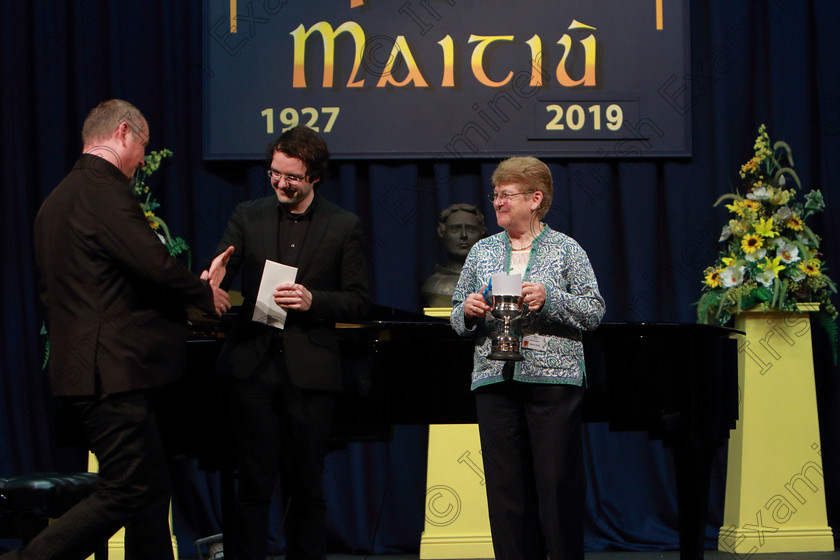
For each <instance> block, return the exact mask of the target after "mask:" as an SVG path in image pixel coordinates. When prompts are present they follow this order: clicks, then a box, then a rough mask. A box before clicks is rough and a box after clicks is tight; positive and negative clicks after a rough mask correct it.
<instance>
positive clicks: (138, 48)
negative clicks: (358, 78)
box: [0, 0, 840, 554]
mask: <svg viewBox="0 0 840 560" xmlns="http://www.w3.org/2000/svg"><path fill="white" fill-rule="evenodd" d="M301 1H302V0H301ZM336 1H338V0H336ZM651 3H653V2H651ZM367 4H368V5H369V6H370V9H383V8H381V7H380V6H381V5H380V3H379V2H377V1H375V0H373V1H370V2H368V3H367ZM441 4H444V3H441ZM294 5H295V2H289V4H288V7H289V8H292V7H293V6H294ZM325 9H327V8H325ZM202 22H203V19H202V6H201V3H198V2H183V3H180V2H179V3H175V2H163V1H151V2H146V1H144V2H139V1H117V0H113V1H107V0H103V1H77V2H64V1H54V2H51V1H46V0H35V1H32V2H4V3H2V4H0V80H1V81H0V118H2V127H0V128H1V129H2V151H0V158H2V159H0V172H2V192H3V198H2V201H3V202H2V205H0V212H2V227H3V235H2V238H1V240H0V243H2V257H3V273H2V275H0V294H2V295H3V303H2V322H0V341H2V342H0V344H2V346H0V368H2V369H1V370H0V387H2V396H0V475H6V474H11V473H20V472H27V471H32V470H36V469H39V470H43V469H53V468H62V469H63V468H80V466H81V465H82V464H81V463H79V461H80V458H79V457H78V456H77V455H74V454H72V453H68V452H67V451H66V450H60V449H56V448H55V447H54V445H53V441H52V429H51V419H50V404H49V403H50V400H49V398H48V394H47V384H46V383H45V378H44V376H43V374H41V372H40V367H41V360H42V344H43V340H42V338H41V337H40V336H39V334H38V333H39V330H40V327H41V315H40V311H39V309H38V306H37V297H36V277H35V272H34V262H33V252H32V233H31V229H32V222H33V218H34V216H35V213H36V212H37V209H38V207H39V205H40V203H41V201H42V200H43V199H44V198H45V197H46V195H47V194H48V193H49V192H50V190H51V189H52V188H53V187H54V186H55V185H56V184H57V183H58V182H59V181H60V180H61V178H62V177H63V176H64V175H65V174H66V172H67V171H68V170H69V169H70V167H71V165H72V164H73V162H74V161H75V159H76V158H77V156H78V154H79V152H80V148H81V142H80V138H79V136H80V129H81V124H82V121H83V120H84V118H85V116H86V114H87V112H88V111H89V110H90V109H91V108H92V107H93V106H94V105H95V104H96V103H97V102H99V101H100V100H102V99H105V98H109V97H121V98H125V99H128V100H130V101H132V102H133V103H135V104H136V105H137V106H138V107H140V108H141V110H142V111H144V113H145V114H146V115H147V117H148V119H149V123H150V126H151V143H150V149H160V148H164V147H166V148H170V149H172V150H173V151H174V153H175V156H174V158H172V159H171V160H168V161H167V162H166V163H165V164H164V167H163V169H162V170H161V171H160V172H158V173H157V174H156V175H155V176H153V178H152V188H153V189H154V192H155V194H156V196H157V197H158V199H159V201H160V202H161V204H162V208H161V211H162V212H161V213H162V217H163V218H165V219H166V220H167V222H168V224H169V226H170V228H171V229H172V230H173V232H174V233H175V234H178V235H182V236H184V237H186V238H187V239H188V240H189V242H190V243H191V245H192V247H193V250H194V253H195V257H196V261H198V262H201V261H203V260H206V259H207V258H209V256H210V255H211V252H212V251H213V249H214V248H215V246H216V244H217V242H218V240H219V238H220V236H221V233H222V230H223V228H224V226H225V224H226V222H227V220H228V218H229V216H230V214H231V211H232V209H233V206H234V205H235V204H236V203H237V202H239V201H241V200H245V199H249V198H253V197H257V196H265V195H267V194H269V193H270V189H269V185H268V182H267V179H266V177H265V174H264V170H263V168H262V166H261V165H260V164H259V163H257V162H253V163H252V162H246V161H239V162H222V161H212V162H207V161H204V160H203V159H202V141H203V133H204V130H205V125H206V123H205V122H204V121H203V112H202V99H203V91H202V83H203V80H204V73H205V72H206V71H207V68H206V67H205V66H204V65H203V58H202V46H203V43H204V42H205V41H206V40H207V38H208V33H209V30H208V29H207V28H206V27H205V26H204V24H203V23H202ZM838 28H840V5H838V4H837V3H836V2H835V1H834V0H811V1H801V0H771V1H759V0H755V1H746V0H745V1H737V2H733V1H731V0H710V1H704V2H694V3H692V6H691V44H692V51H691V65H690V73H689V76H688V77H687V78H688V81H689V82H690V86H691V92H692V98H691V102H690V110H691V113H692V134H693V137H692V144H693V150H694V155H693V157H692V158H690V159H677V160H675V159H643V158H640V157H637V156H640V155H641V154H639V153H634V152H629V153H626V154H624V155H626V156H627V157H625V158H624V159H620V160H573V161H570V160H568V159H553V158H546V160H547V161H548V163H549V165H550V167H551V170H552V173H553V175H554V180H555V201H554V206H553V208H552V210H551V212H550V214H549V215H548V218H547V221H548V223H549V224H550V225H551V226H552V227H555V228H557V229H559V230H561V231H564V232H566V233H568V234H570V235H572V236H573V237H575V238H576V239H577V240H578V241H579V242H580V243H581V245H582V246H583V247H584V248H585V249H586V250H587V251H588V253H589V256H590V258H591V260H592V263H593V266H594V268H595V271H596V274H597V276H598V279H599V282H600V287H601V291H602V293H603V295H604V297H605V299H606V301H607V316H606V319H608V320H612V321H619V320H620V321H682V322H693V321H694V307H693V302H695V301H696V300H697V298H698V297H699V295H700V289H701V281H702V270H703V269H704V268H705V267H706V266H708V265H709V264H711V263H712V261H713V258H714V256H715V254H716V251H717V249H718V246H719V245H718V242H717V240H718V236H719V232H720V228H721V226H722V225H723V224H724V223H725V221H726V219H727V216H726V211H725V210H724V209H723V208H712V203H713V202H714V201H715V200H716V199H717V198H718V197H719V196H720V195H721V194H723V193H726V192H729V191H730V189H731V188H732V186H733V184H734V183H735V181H736V180H737V173H738V170H739V168H740V166H741V164H742V163H744V162H745V161H747V160H748V159H749V158H750V157H751V156H752V152H753V149H752V146H753V141H754V138H755V134H756V129H757V128H758V126H759V124H761V123H766V124H767V126H768V130H769V132H770V134H771V137H772V138H773V139H782V140H785V141H787V142H789V143H790V145H791V146H792V147H793V150H794V155H795V157H796V169H797V171H798V173H799V176H800V177H801V178H802V180H803V184H804V185H805V187H806V189H808V188H820V189H822V192H823V194H824V196H825V200H826V204H827V211H826V212H825V213H824V214H822V215H820V216H817V217H816V218H815V219H814V220H813V222H812V226H813V227H814V229H815V230H817V231H818V232H819V233H820V234H821V235H822V236H823V240H824V242H823V247H824V251H825V255H824V257H825V259H826V260H827V262H828V263H829V265H834V266H835V267H836V266H840V265H837V264H836V263H838V262H840V251H839V250H838V235H837V233H838V231H839V230H840V223H838V220H840V197H838V193H840V190H839V189H838V179H837V168H835V167H834V164H835V163H836V162H837V156H838V154H840V74H838V72H837V68H838V67H840V45H838V42H837V41H836V33H837V29H838ZM274 64H275V61H274V60H272V59H270V58H269V59H266V60H262V61H260V63H259V65H258V66H259V69H260V72H265V73H271V71H272V68H273V65H274ZM409 133H410V131H407V132H406V134H409ZM358 134H359V136H360V137H361V136H364V135H375V134H377V130H375V129H366V128H361V129H360V130H359V131H358ZM496 163H497V160H496V159H460V160H449V161H446V162H442V161H439V160H438V161H436V160H428V159H424V160H387V161H376V160H365V161H353V162H347V161H343V162H342V161H336V162H334V163H333V165H332V168H331V172H332V173H331V178H330V179H329V180H328V181H327V182H326V183H325V184H324V185H323V187H322V192H323V193H324V194H325V195H326V196H327V197H328V198H330V199H331V200H333V201H334V202H337V203H339V204H341V205H342V206H345V207H346V208H348V209H350V210H353V211H354V212H356V213H358V214H359V215H360V216H361V218H362V220H363V223H364V225H365V228H366V234H367V250H368V256H369V259H370V267H371V279H372V288H373V290H374V296H375V301H376V303H379V304H382V305H387V306H392V307H398V308H401V309H407V310H419V309H420V308H421V307H422V302H421V300H420V295H419V294H420V286H421V285H422V282H423V281H424V280H425V278H426V277H428V276H429V275H430V274H431V272H432V270H433V266H434V263H435V262H436V261H439V260H441V259H442V258H443V255H442V250H441V248H440V246H439V244H438V241H437V238H436V236H435V234H434V231H435V217H436V216H437V214H438V213H439V212H440V211H441V210H442V209H443V208H445V207H447V206H448V205H449V204H451V203H453V202H468V203H474V204H478V205H479V206H482V205H483V208H484V211H485V213H486V214H487V215H488V225H489V226H490V229H491V231H497V228H496V226H495V220H494V218H493V214H492V209H491V208H490V206H489V203H488V202H486V199H485V198H484V194H485V193H486V192H487V191H488V190H489V186H490V184H489V176H490V174H491V172H492V170H493V169H494V167H495V165H496ZM832 272H833V269H829V273H830V274H831V273H832ZM837 278H838V276H837V274H835V279H837ZM813 338H814V343H815V348H816V356H815V362H816V377H817V379H816V381H817V388H818V399H819V405H820V418H821V429H822V442H823V449H822V458H823V465H824V469H825V486H826V492H827V501H828V510H829V516H830V523H831V524H832V525H834V526H836V525H837V521H838V515H840V514H839V513H838V512H840V452H839V451H838V449H837V447H836V445H834V442H835V441H836V438H837V433H838V424H840V412H838V407H837V406H834V403H836V402H837V399H838V396H840V395H839V394H838V393H840V384H838V381H840V380H838V371H837V368H836V367H833V366H831V364H830V362H829V357H830V353H829V352H828V349H827V348H826V344H825V340H824V337H823V335H822V333H821V332H819V331H815V332H814V337H813ZM679 373H680V371H679V368H677V369H675V372H674V374H675V375H679ZM586 436H587V439H586V453H587V455H586V459H587V472H588V492H589V494H588V496H589V498H588V500H589V501H588V504H589V507H588V511H587V528H588V541H587V544H588V547H589V548H590V549H593V550H595V549H603V548H605V547H610V546H616V547H621V548H630V549H639V548H658V549H667V548H675V547H676V546H677V532H676V523H675V522H676V516H675V508H676V505H675V496H674V480H673V469H672V466H671V463H670V458H669V457H668V455H667V453H666V452H665V451H663V449H662V448H661V446H660V445H659V444H658V443H656V442H650V441H648V440H647V436H646V435H645V434H641V433H639V434H613V433H608V432H607V430H606V428H605V427H604V426H602V425H588V426H587V427H586ZM425 439H426V435H425V431H424V430H423V428H403V429H400V430H399V431H398V432H397V434H396V437H395V440H394V442H393V443H390V444H384V443H379V444H354V445H352V446H350V447H349V448H348V449H346V450H344V451H339V452H336V453H335V454H333V455H331V457H330V460H329V461H330V463H329V468H328V473H327V480H326V486H327V490H328V503H329V508H330V510H329V515H330V535H331V537H330V538H331V542H330V548H331V550H333V551H357V552H374V553H381V552H386V551H402V550H417V547H418V545H419V538H420V531H422V528H423V494H424V485H425V476H424V462H425V453H426V451H425ZM723 464H724V463H723V461H722V460H721V461H720V462H719V463H718V466H717V467H716V470H715V475H714V480H713V494H714V495H713V498H712V500H711V503H710V508H709V519H708V520H709V525H708V532H707V535H708V537H709V541H708V543H709V545H710V546H713V545H714V542H715V538H716V535H717V528H718V527H719V526H720V523H721V515H722V513H721V512H722V501H723V497H722V488H723V486H722V480H723V476H724V469H723ZM173 468H174V470H175V473H176V483H177V494H176V497H175V511H176V532H177V535H178V536H179V539H180V542H181V550H182V552H183V553H184V554H187V553H189V552H190V551H191V546H190V543H191V542H192V540H194V539H195V538H198V537H203V536H207V535H210V534H213V533H216V532H218V530H219V529H218V507H217V505H218V499H217V494H216V493H215V488H216V485H217V481H216V479H215V477H214V476H213V475H204V474H202V473H197V472H195V466H194V465H193V464H192V463H190V462H188V461H180V462H177V463H176V464H175V465H174V466H173Z"/></svg>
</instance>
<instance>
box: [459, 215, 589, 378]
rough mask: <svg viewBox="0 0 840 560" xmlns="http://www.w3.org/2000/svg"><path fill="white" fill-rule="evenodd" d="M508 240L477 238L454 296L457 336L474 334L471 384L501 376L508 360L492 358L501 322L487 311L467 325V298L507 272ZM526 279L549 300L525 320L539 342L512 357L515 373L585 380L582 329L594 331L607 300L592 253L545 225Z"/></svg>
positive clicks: (504, 237) (502, 235) (525, 326)
mask: <svg viewBox="0 0 840 560" xmlns="http://www.w3.org/2000/svg"><path fill="white" fill-rule="evenodd" d="M510 258H511V252H510V243H509V242H508V238H507V234H506V233H505V232H501V233H498V234H496V235H493V236H491V237H487V238H485V239H482V240H480V241H478V242H477V243H476V244H475V245H473V248H472V249H471V250H470V253H469V255H468V256H467V260H466V262H465V263H464V268H463V269H462V271H461V277H460V279H459V280H458V284H457V286H456V287H455V293H454V294H453V296H452V305H453V307H452V314H451V316H450V321H451V323H452V328H454V329H455V331H456V332H457V333H458V334H459V335H462V336H463V335H468V334H474V335H475V336H476V344H475V354H474V367H473V372H472V389H475V388H476V387H480V386H482V385H487V384H490V383H497V382H499V381H502V367H503V366H504V364H505V362H502V361H496V360H488V359H487V355H488V354H489V353H490V345H491V336H492V335H493V334H496V333H498V332H500V331H501V325H502V322H501V321H500V320H498V319H496V318H494V317H492V316H491V315H489V314H488V316H487V318H486V319H482V320H480V321H478V322H477V323H473V324H472V328H468V326H467V324H466V323H465V321H464V301H465V300H466V299H467V295H468V294H471V293H480V292H481V291H482V290H483V289H484V287H485V286H486V285H487V284H488V282H489V281H490V279H491V278H492V276H493V275H494V274H499V273H509V269H510ZM523 282H539V283H541V284H543V285H545V292H546V302H545V305H544V306H543V307H542V309H540V310H539V311H536V312H534V313H529V314H527V315H526V316H525V318H524V319H523V321H522V334H523V336H525V337H529V336H530V337H534V336H536V337H537V338H538V339H539V341H538V343H537V344H533V345H530V347H528V348H522V350H521V352H522V355H523V357H524V360H523V361H520V362H514V363H515V368H514V373H513V378H514V379H515V380H518V381H525V382H531V383H566V384H570V385H582V384H583V379H584V373H585V372H584V362H583V344H582V342H581V332H582V331H583V330H593V329H595V328H596V327H597V326H598V325H599V324H600V323H601V318H602V317H603V316H604V310H605V306H604V299H603V298H602V297H601V294H600V293H599V292H598V281H597V280H596V279H595V273H594V271H593V270H592V265H591V264H590V262H589V257H588V256H587V255H586V252H585V251H584V250H583V249H582V248H581V246H580V245H578V243H577V242H576V241H575V240H574V239H572V238H571V237H569V236H567V235H565V234H563V233H560V232H558V231H554V230H552V229H551V228H549V227H548V226H546V227H545V228H544V229H543V231H542V232H541V233H540V235H539V236H538V237H537V238H536V239H534V242H533V244H532V248H531V256H530V260H529V263H528V266H527V268H526V270H525V274H524V276H523Z"/></svg>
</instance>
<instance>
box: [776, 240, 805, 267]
mask: <svg viewBox="0 0 840 560" xmlns="http://www.w3.org/2000/svg"><path fill="white" fill-rule="evenodd" d="M776 256H777V257H782V262H783V263H785V264H790V263H792V262H796V261H798V260H800V257H799V248H798V247H797V246H796V245H794V244H793V243H785V244H783V245H780V246H779V247H778V248H777V249H776Z"/></svg>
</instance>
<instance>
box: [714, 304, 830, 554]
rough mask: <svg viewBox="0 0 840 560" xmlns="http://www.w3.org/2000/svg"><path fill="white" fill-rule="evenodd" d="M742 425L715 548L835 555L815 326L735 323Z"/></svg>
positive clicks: (785, 320) (781, 318) (767, 317)
mask: <svg viewBox="0 0 840 560" xmlns="http://www.w3.org/2000/svg"><path fill="white" fill-rule="evenodd" d="M735 328H737V329H739V330H742V331H744V332H746V333H747V334H746V337H745V338H744V339H743V341H742V342H741V343H740V346H739V352H738V360H739V364H738V375H739V386H740V392H741V395H740V397H741V398H740V418H739V420H738V422H737V424H736V428H735V430H733V431H732V434H731V437H730V440H729V463H728V465H727V477H726V503H725V506H724V514H723V527H721V529H720V536H719V538H718V549H719V550H724V551H728V552H731V553H733V554H737V555H739V556H740V555H745V556H744V557H746V556H748V555H751V554H755V553H765V552H819V551H832V550H834V538H833V536H832V531H831V527H829V526H828V521H827V518H826V510H825V484H824V478H823V467H822V458H821V456H820V450H821V447H820V433H819V421H818V419H817V401H816V390H815V386H814V366H813V357H812V349H811V323H810V319H809V317H808V315H807V314H804V313H779V312H768V313H764V312H755V313H752V312H751V313H741V314H739V315H738V316H737V318H736V322H735Z"/></svg>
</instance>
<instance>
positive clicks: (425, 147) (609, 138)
mask: <svg viewBox="0 0 840 560" xmlns="http://www.w3.org/2000/svg"><path fill="white" fill-rule="evenodd" d="M237 4H238V6H237V8H238V12H237V13H238V15H239V16H240V19H241V23H240V25H239V26H238V27H237V32H236V33H235V34H231V33H229V32H228V30H229V25H230V24H229V19H230V9H229V7H230V2H228V1H227V0H213V1H208V2H206V4H205V6H206V11H205V24H204V26H205V29H207V30H209V32H208V33H207V34H206V35H205V41H204V53H205V56H204V60H203V61H204V68H203V72H204V74H203V79H204V88H205V89H204V96H205V97H204V101H205V106H204V109H205V130H204V142H205V144H204V147H205V155H206V156H207V157H209V158H213V159H253V158H254V157H255V156H258V155H259V154H260V153H261V152H262V148H263V146H264V145H265V144H267V143H268V141H269V139H270V137H269V135H267V134H266V117H263V116H261V112H262V111H263V110H264V109H267V108H272V109H274V124H275V130H276V131H277V132H278V133H279V132H280V127H281V126H282V124H281V122H280V121H279V120H278V116H279V114H280V111H281V110H282V109H283V108H294V109H296V110H297V111H298V112H300V110H301V109H302V108H304V107H310V108H314V109H316V110H319V111H320V108H322V107H338V108H340V113H339V115H338V117H337V118H336V120H335V123H334V126H333V127H332V129H331V130H330V131H329V132H327V133H325V138H326V139H327V142H329V145H330V147H331V150H332V151H333V152H334V153H335V154H338V155H340V156H341V157H345V158H366V157H367V158H383V157H384V158H399V157H419V158H422V157H426V158H429V157H441V158H450V159H451V158H457V157H471V156H496V157H500V156H510V155H517V154H532V155H547V156H549V157H557V156H558V155H561V154H562V155H565V156H580V155H581V154H585V155H588V156H590V157H594V156H598V155H599V154H605V155H606V156H607V157H610V156H612V155H614V152H615V151H616V150H634V151H635V152H637V153H638V154H640V155H643V156H648V157H650V156H655V155H659V156H661V155H664V154H667V155H689V154H690V152H691V150H690V148H691V142H690V113H689V112H688V111H686V110H685V107H686V106H687V105H688V104H689V100H688V97H689V96H690V87H688V88H685V87H682V86H684V85H685V82H684V81H683V77H684V76H685V75H686V74H688V73H689V72H688V50H689V49H688V2H687V1H686V0H681V1H679V2H674V1H669V2H666V3H665V4H664V8H663V22H664V23H663V28H662V29H661V30H657V29H656V0H632V1H628V0H625V1H623V2H610V3H606V4H605V3H603V2H590V1H586V0H565V1H563V2H556V1H551V0H529V1H528V2H525V3H523V2H521V1H520V2H511V1H509V0H480V1H477V0H465V1H460V2H432V3H423V4H421V3H420V2H418V1H414V2H401V3H399V4H393V3H385V2H367V3H366V5H365V6H363V7H360V8H352V9H351V8H350V2H349V0H348V1H347V2H343V1H340V0H337V1H335V0H334V1H333V2H331V3H330V4H329V7H326V6H325V5H324V3H316V2H312V3H309V4H306V3H304V2H288V3H285V2H248V3H246V2H242V1H240V2H238V3H237ZM426 5H428V6H429V7H430V8H429V9H426V7H425V6H426ZM605 5H606V6H609V9H604V6H605ZM412 16H413V17H412ZM573 20H575V21H578V22H579V23H581V24H585V25H588V26H590V27H594V28H595V29H594V30H592V29H571V30H570V29H569V27H570V25H571V24H572V21H573ZM319 22H326V23H328V24H329V25H330V26H331V27H332V28H333V29H337V28H338V27H339V26H340V25H342V24H343V23H345V22H354V23H356V24H358V29H360V30H361V31H362V33H363V34H364V36H365V50H364V54H363V56H362V59H361V63H360V66H359V69H358V73H357V74H356V75H355V78H354V81H355V82H363V83H364V85H363V86H362V87H347V83H348V82H349V81H350V78H351V76H352V69H353V55H354V53H355V51H354V46H355V42H354V40H353V39H351V36H350V34H349V33H346V32H345V33H342V34H341V35H338V36H337V37H336V39H335V41H334V42H333V45H334V48H333V51H334V63H335V69H334V71H333V72H332V75H333V84H332V86H331V87H324V86H323V85H322V84H323V80H324V71H323V68H324V46H323V42H322V35H321V34H320V33H317V32H313V33H312V35H310V36H309V38H308V40H307V41H306V49H305V65H304V66H305V72H304V75H305V79H306V87H305V88H300V87H298V88H294V87H292V84H293V80H292V75H293V60H294V39H293V37H292V35H291V32H292V31H293V30H295V29H298V28H301V27H302V28H303V29H305V30H308V29H311V28H313V27H314V26H315V25H316V24H318V23H319ZM471 35H476V36H511V37H512V40H510V41H501V40H500V41H494V42H493V43H491V44H490V46H489V47H488V48H487V49H486V51H485V52H484V56H483V58H482V68H483V69H484V71H485V72H486V74H487V76H488V79H490V80H492V81H496V82H500V81H503V80H504V79H505V77H506V76H508V74H512V75H513V77H512V78H511V79H510V80H509V82H508V83H506V84H505V85H504V86H501V87H495V88H494V87H488V86H486V85H484V84H482V83H480V82H479V81H478V79H477V78H476V77H475V76H474V75H473V70H472V69H471V57H472V54H473V52H474V50H475V49H476V47H477V45H478V44H479V43H470V42H469V38H470V36H471ZM398 36H402V37H404V39H405V44H406V45H407V46H408V48H409V50H410V54H411V57H412V59H413V61H414V63H415V64H416V67H417V69H418V70H419V71H420V74H421V75H422V76H423V79H424V80H425V81H426V83H427V87H417V86H416V85H414V84H411V85H406V86H399V87H397V86H394V85H386V86H384V87H377V83H378V82H379V79H380V76H381V75H382V74H383V73H386V72H387V68H388V64H387V62H388V58H389V54H390V53H391V50H392V47H393V46H394V42H395V41H396V39H397V37H398ZM534 36H537V37H539V40H540V44H541V49H542V50H541V55H542V56H541V59H540V63H539V65H538V67H539V70H540V72H541V74H542V75H543V86H542V87H539V88H538V87H534V86H530V85H529V81H530V77H531V73H532V68H531V49H530V48H529V46H528V45H526V43H525V41H529V40H531V39H532V38H533V37H534ZM564 36H568V37H569V39H570V41H571V45H572V48H571V53H570V55H569V57H568V59H567V61H566V63H565V64H564V67H565V69H566V71H567V72H568V74H569V76H570V77H571V78H572V79H574V80H578V79H580V78H582V77H583V75H584V68H583V58H584V47H583V46H582V44H581V41H583V40H584V39H585V38H587V37H590V36H591V37H593V38H594V39H595V41H596V43H597V48H596V49H595V51H596V53H597V54H596V63H595V68H596V70H595V81H596V85H594V86H590V85H588V86H576V87H564V86H562V85H560V84H559V83H558V80H557V77H556V68H557V67H558V65H560V62H561V59H562V56H563V54H564V52H565V51H564V47H562V46H561V45H558V44H557V41H558V40H560V38H561V37H564ZM445 37H449V38H450V39H451V41H452V44H453V45H452V49H453V57H452V58H453V81H454V87H443V85H442V76H443V74H444V56H443V49H442V48H441V46H440V45H438V41H441V40H442V39H444V38H445ZM268 60H270V61H271V63H270V65H266V61H268ZM407 72H408V70H407V63H406V62H405V59H404V58H403V57H398V58H397V60H395V61H393V68H392V70H391V76H392V78H393V81H395V82H400V81H402V80H403V79H404V78H405V77H406V75H407ZM614 103H615V104H618V105H621V106H622V107H623V110H624V119H625V120H626V122H627V126H625V127H623V128H621V129H620V130H618V131H615V132H613V131H610V130H609V129H607V127H606V122H607V119H606V115H605V112H606V109H607V107H608V106H609V105H611V104H614ZM549 104H560V105H561V106H562V107H563V109H564V115H563V117H564V118H563V119H562V121H561V124H564V125H565V129H564V130H562V131H548V130H546V124H547V123H549V122H550V121H551V120H552V118H553V117H554V116H555V113H554V112H553V111H551V112H549V111H546V106H547V105H549ZM573 104H578V105H580V106H581V107H582V108H583V109H584V110H585V112H584V117H585V122H584V125H583V128H582V129H581V130H579V131H574V130H572V129H570V128H569V126H568V125H566V124H565V123H566V117H567V115H566V114H565V110H566V109H567V108H568V107H569V106H570V105H573ZM593 105H600V107H601V121H602V124H601V130H600V132H596V131H595V130H594V127H593V126H592V123H593V122H594V120H593V117H592V115H591V114H590V113H589V112H588V110H589V108H590V107H591V106H593ZM327 120H328V119H327V117H325V116H324V115H323V114H322V115H321V116H320V118H319V119H318V120H317V121H316V122H315V124H314V125H313V126H317V127H320V128H321V130H322V131H323V130H324V126H325V125H326V123H327ZM644 123H647V124H646V125H645V124H644Z"/></svg>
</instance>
